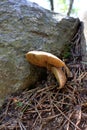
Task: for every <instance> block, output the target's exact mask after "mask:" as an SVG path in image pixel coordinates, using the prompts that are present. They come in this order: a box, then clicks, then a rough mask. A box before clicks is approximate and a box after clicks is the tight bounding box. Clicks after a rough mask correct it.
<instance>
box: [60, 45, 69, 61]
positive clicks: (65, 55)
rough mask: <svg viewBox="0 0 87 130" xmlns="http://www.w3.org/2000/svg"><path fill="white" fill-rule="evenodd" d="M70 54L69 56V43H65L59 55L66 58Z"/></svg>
mask: <svg viewBox="0 0 87 130" xmlns="http://www.w3.org/2000/svg"><path fill="white" fill-rule="evenodd" d="M70 56H71V45H70V44H65V46H64V48H63V50H62V53H61V57H62V58H64V59H67V58H70Z"/></svg>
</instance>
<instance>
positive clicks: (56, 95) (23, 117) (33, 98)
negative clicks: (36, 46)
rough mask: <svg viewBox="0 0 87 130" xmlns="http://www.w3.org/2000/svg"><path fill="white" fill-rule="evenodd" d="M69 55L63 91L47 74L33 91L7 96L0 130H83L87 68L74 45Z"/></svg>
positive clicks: (85, 126) (86, 121) (86, 116)
mask: <svg viewBox="0 0 87 130" xmlns="http://www.w3.org/2000/svg"><path fill="white" fill-rule="evenodd" d="M71 52H72V53H71V55H72V56H71V57H72V58H71V59H68V62H67V64H68V66H69V68H70V70H71V72H72V74H73V77H72V78H71V79H67V83H66V85H65V86H64V88H62V89H61V90H59V89H58V83H57V81H56V80H55V78H54V76H53V75H51V74H50V73H48V74H47V79H45V80H44V79H43V80H42V81H38V82H37V83H36V84H35V85H34V87H35V88H34V89H31V90H25V91H23V92H21V93H18V94H14V95H11V96H10V97H8V98H7V99H6V101H5V103H4V104H3V106H2V108H1V110H0V130H87V66H86V65H83V64H82V63H81V54H80V45H79V44H78V42H75V44H74V47H73V48H72V51H71ZM78 54H79V55H78Z"/></svg>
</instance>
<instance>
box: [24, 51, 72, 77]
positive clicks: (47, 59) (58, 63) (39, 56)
mask: <svg viewBox="0 0 87 130" xmlns="http://www.w3.org/2000/svg"><path fill="white" fill-rule="evenodd" d="M26 58H27V60H28V61H29V62H30V63H32V64H34V65H37V66H40V67H46V68H48V69H50V67H52V66H54V67H57V68H58V67H64V68H65V70H66V73H67V75H68V77H70V75H71V72H70V70H69V68H68V67H67V66H66V65H65V63H64V62H63V61H62V60H61V59H59V58H58V57H56V56H55V55H53V54H51V53H48V52H43V51H30V52H28V53H27V54H26Z"/></svg>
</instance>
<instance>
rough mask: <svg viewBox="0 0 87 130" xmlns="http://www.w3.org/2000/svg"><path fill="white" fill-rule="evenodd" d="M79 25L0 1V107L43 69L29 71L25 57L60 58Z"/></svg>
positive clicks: (16, 1)
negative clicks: (40, 54) (46, 54)
mask: <svg viewBox="0 0 87 130" xmlns="http://www.w3.org/2000/svg"><path fill="white" fill-rule="evenodd" d="M56 17H57V18H56ZM79 23H80V21H79V20H78V19H74V18H63V17H62V16H61V15H59V14H55V13H53V12H50V11H48V10H45V9H43V8H42V7H40V6H38V5H37V4H35V3H31V2H27V1H26V0H0V105H2V103H3V101H4V98H6V96H7V95H9V94H12V93H14V92H17V91H19V90H22V89H24V88H26V87H28V86H30V85H31V84H33V83H35V81H37V79H38V78H39V76H40V75H41V71H42V69H41V71H39V70H40V68H37V67H32V65H30V64H29V63H28V62H27V60H26V59H25V54H26V53H27V52H28V51H29V50H43V51H47V52H51V53H53V54H55V55H57V56H59V55H60V53H61V50H62V47H63V45H64V44H68V43H70V41H71V39H72V38H73V36H74V35H75V34H76V31H77V29H78V25H79Z"/></svg>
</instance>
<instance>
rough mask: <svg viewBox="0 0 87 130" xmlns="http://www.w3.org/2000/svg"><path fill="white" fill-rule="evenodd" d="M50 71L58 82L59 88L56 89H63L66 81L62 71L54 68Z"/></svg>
mask: <svg viewBox="0 0 87 130" xmlns="http://www.w3.org/2000/svg"><path fill="white" fill-rule="evenodd" d="M51 71H52V73H53V74H54V75H55V77H56V79H57V81H58V82H59V88H58V89H61V88H63V87H64V85H65V83H66V80H67V79H66V75H65V74H64V72H63V71H62V69H61V68H56V67H51Z"/></svg>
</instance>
